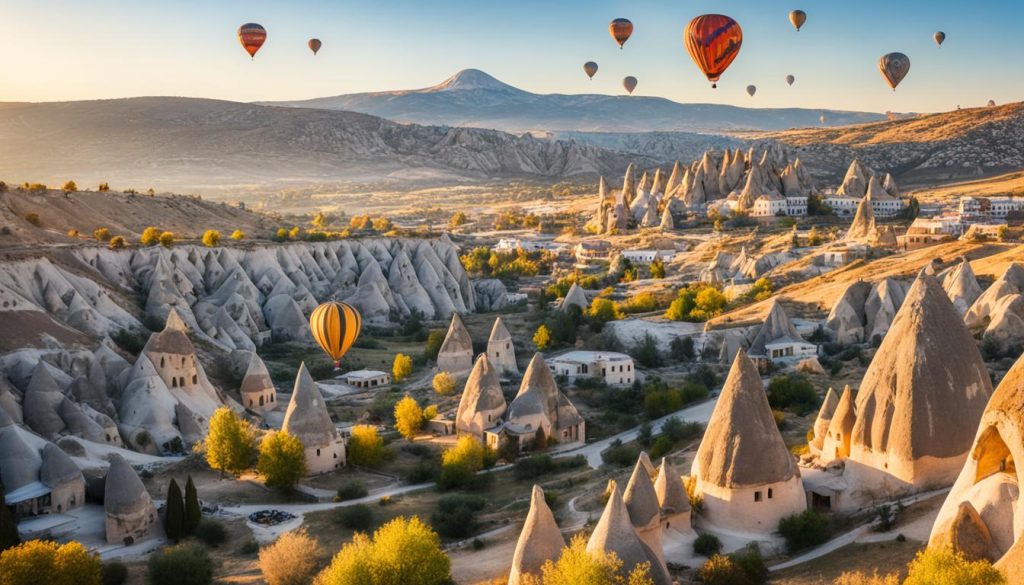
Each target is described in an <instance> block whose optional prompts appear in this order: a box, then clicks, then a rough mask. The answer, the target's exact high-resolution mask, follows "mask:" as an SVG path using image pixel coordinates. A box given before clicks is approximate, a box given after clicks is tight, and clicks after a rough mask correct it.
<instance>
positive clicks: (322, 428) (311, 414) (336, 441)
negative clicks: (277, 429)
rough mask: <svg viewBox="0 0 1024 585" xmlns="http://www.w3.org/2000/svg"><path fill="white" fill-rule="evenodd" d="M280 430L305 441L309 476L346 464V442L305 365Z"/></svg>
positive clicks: (299, 374)
mask: <svg viewBox="0 0 1024 585" xmlns="http://www.w3.org/2000/svg"><path fill="white" fill-rule="evenodd" d="M281 430H283V431H287V432H288V433H289V434H291V435H292V436H294V437H297V438H298V439H299V440H300V441H302V446H303V448H304V449H305V453H306V472H307V473H309V474H318V473H326V472H328V471H333V470H335V469H337V468H339V467H341V466H342V465H344V464H345V442H344V440H343V439H342V438H341V435H339V434H338V428H337V427H336V426H335V425H334V422H332V421H331V415H330V413H328V412H327V405H326V404H325V403H324V397H323V396H322V395H321V394H320V388H319V387H318V386H317V384H316V382H314V381H313V377H312V376H310V375H309V370H307V369H306V364H305V362H303V363H302V365H300V366H299V373H298V375H297V376H296V377H295V388H294V389H293V390H292V398H291V401H290V402H289V403H288V410H287V411H285V414H284V422H283V423H282V424H281Z"/></svg>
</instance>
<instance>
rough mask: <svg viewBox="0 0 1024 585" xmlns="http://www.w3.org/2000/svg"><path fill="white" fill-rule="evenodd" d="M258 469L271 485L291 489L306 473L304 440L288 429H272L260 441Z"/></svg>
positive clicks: (266, 482) (264, 480) (264, 479)
mask: <svg viewBox="0 0 1024 585" xmlns="http://www.w3.org/2000/svg"><path fill="white" fill-rule="evenodd" d="M256 470H257V471H259V472H260V475H262V476H263V482H264V483H265V484H267V485H268V486H270V487H273V488H278V489H283V490H289V489H291V488H293V487H295V484H297V483H299V480H300V479H302V476H304V475H306V452H305V449H304V448H303V446H302V441H300V440H299V438H298V437H296V436H294V435H292V434H290V433H289V432H288V431H271V432H270V433H268V434H267V436H265V437H263V441H261V442H260V456H259V460H258V461H257V463H256Z"/></svg>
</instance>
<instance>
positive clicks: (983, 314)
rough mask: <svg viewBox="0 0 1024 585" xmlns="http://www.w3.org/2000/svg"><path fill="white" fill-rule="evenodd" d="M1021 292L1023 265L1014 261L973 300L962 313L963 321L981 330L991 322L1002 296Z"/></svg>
mask: <svg viewBox="0 0 1024 585" xmlns="http://www.w3.org/2000/svg"><path fill="white" fill-rule="evenodd" d="M1022 293H1024V266H1021V265H1020V264H1018V263H1016V262H1014V263H1013V264H1010V265H1009V266H1008V267H1007V268H1006V272H1004V273H1003V275H1002V276H1000V277H999V279H998V280H996V281H995V282H993V283H992V285H991V286H989V287H988V288H987V289H985V292H983V293H981V295H980V296H979V297H978V298H977V299H976V300H975V301H974V304H973V305H971V308H970V309H968V311H967V313H966V314H965V315H964V323H966V324H967V327H968V328H969V329H970V330H971V331H983V330H984V329H985V328H987V327H988V325H989V323H990V322H991V320H992V314H993V312H994V311H995V308H996V305H998V304H999V302H1000V301H1001V300H1002V299H1003V297H1008V296H1012V295H1019V294H1022Z"/></svg>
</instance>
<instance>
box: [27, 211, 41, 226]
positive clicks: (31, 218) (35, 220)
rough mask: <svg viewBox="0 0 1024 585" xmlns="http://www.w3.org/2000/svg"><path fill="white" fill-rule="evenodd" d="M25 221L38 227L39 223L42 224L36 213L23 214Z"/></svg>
mask: <svg viewBox="0 0 1024 585" xmlns="http://www.w3.org/2000/svg"><path fill="white" fill-rule="evenodd" d="M25 221H27V222H29V223H30V224H32V225H34V226H36V227H39V226H40V225H42V221H40V219H39V214H38V213H26V214H25Z"/></svg>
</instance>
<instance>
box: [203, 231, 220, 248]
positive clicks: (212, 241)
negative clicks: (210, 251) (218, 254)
mask: <svg viewBox="0 0 1024 585" xmlns="http://www.w3.org/2000/svg"><path fill="white" fill-rule="evenodd" d="M217 244H220V232H218V231H217V230H206V231H205V232H203V245H204V246H206V247H207V248H216V247H217Z"/></svg>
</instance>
